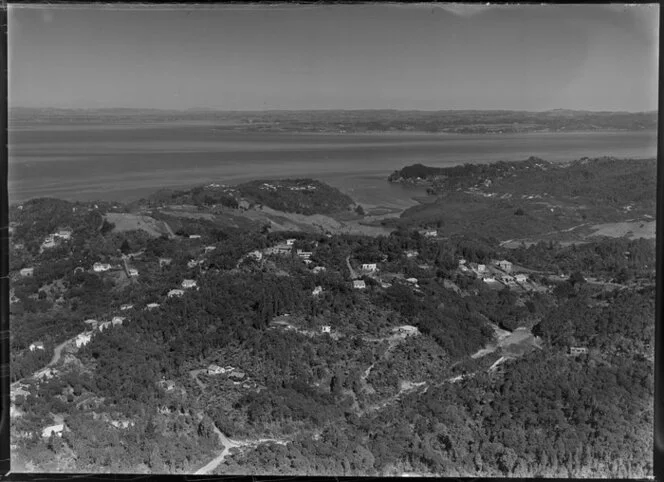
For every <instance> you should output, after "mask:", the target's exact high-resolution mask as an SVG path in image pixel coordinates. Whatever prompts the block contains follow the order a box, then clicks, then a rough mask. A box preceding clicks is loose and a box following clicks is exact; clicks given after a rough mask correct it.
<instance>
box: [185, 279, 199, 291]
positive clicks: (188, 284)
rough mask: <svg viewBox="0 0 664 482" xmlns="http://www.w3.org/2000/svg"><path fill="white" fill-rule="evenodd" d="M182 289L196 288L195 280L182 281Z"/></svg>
mask: <svg viewBox="0 0 664 482" xmlns="http://www.w3.org/2000/svg"><path fill="white" fill-rule="evenodd" d="M182 287H183V288H184V289H190V288H196V280H193V279H185V280H182Z"/></svg>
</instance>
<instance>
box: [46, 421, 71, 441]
mask: <svg viewBox="0 0 664 482" xmlns="http://www.w3.org/2000/svg"><path fill="white" fill-rule="evenodd" d="M64 430H65V426H64V424H62V423H59V424H57V425H50V426H48V427H46V428H44V429H43V430H42V438H50V437H51V435H55V436H57V437H62V432H64Z"/></svg>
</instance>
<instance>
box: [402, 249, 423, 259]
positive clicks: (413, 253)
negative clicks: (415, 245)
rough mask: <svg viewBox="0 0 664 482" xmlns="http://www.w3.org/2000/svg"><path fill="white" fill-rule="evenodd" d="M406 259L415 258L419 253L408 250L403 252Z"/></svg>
mask: <svg viewBox="0 0 664 482" xmlns="http://www.w3.org/2000/svg"><path fill="white" fill-rule="evenodd" d="M405 254H406V258H416V257H417V256H418V255H419V254H420V253H418V252H417V251H415V250H414V249H410V250H408V251H406V252H405Z"/></svg>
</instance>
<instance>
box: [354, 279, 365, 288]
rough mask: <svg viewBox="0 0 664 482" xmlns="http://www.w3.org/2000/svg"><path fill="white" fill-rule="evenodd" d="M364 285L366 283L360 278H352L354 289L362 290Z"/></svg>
mask: <svg viewBox="0 0 664 482" xmlns="http://www.w3.org/2000/svg"><path fill="white" fill-rule="evenodd" d="M366 287H367V285H366V283H365V282H364V280H362V279H356V280H353V288H355V289H356V290H363V289H364V288H366Z"/></svg>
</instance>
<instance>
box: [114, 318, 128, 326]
mask: <svg viewBox="0 0 664 482" xmlns="http://www.w3.org/2000/svg"><path fill="white" fill-rule="evenodd" d="M125 319H126V318H125V317H124V316H114V317H113V319H112V320H111V324H112V325H113V326H118V325H121V324H122V323H124V320H125Z"/></svg>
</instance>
